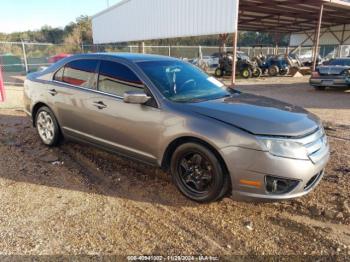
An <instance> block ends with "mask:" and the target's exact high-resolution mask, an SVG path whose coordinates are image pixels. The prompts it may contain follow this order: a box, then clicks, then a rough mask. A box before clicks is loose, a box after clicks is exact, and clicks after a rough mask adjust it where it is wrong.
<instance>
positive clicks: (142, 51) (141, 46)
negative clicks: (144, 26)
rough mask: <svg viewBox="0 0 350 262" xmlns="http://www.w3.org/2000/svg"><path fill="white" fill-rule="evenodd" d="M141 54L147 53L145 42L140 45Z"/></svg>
mask: <svg viewBox="0 0 350 262" xmlns="http://www.w3.org/2000/svg"><path fill="white" fill-rule="evenodd" d="M139 53H141V54H144V53H145V42H140V43H139Z"/></svg>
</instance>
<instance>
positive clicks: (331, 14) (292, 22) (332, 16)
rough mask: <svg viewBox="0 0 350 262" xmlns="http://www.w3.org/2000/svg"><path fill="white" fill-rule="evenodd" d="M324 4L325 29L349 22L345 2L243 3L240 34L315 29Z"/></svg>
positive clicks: (349, 9)
mask: <svg viewBox="0 0 350 262" xmlns="http://www.w3.org/2000/svg"><path fill="white" fill-rule="evenodd" d="M322 4H324V11H323V20H322V27H330V26H336V25H342V24H347V23H349V12H350V3H349V2H348V1H341V0H293V1H289V0H240V5H239V9H240V11H239V22H238V27H239V30H240V31H259V32H284V33H287V32H301V31H305V30H315V28H316V26H317V23H318V18H319V13H320V7H321V5H322Z"/></svg>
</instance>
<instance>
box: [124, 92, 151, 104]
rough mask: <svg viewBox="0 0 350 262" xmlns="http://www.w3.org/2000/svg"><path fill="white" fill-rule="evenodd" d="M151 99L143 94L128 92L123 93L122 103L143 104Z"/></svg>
mask: <svg viewBox="0 0 350 262" xmlns="http://www.w3.org/2000/svg"><path fill="white" fill-rule="evenodd" d="M150 99H151V97H149V96H147V95H146V94H145V93H144V92H139V91H129V92H125V93H124V99H123V100H124V102H125V103H128V104H145V103H147V102H148V100H150Z"/></svg>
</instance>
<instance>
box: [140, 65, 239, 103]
mask: <svg viewBox="0 0 350 262" xmlns="http://www.w3.org/2000/svg"><path fill="white" fill-rule="evenodd" d="M137 64H138V65H139V66H140V68H141V69H142V70H143V71H144V72H145V74H146V75H147V76H148V77H149V78H150V80H151V81H152V82H153V83H154V85H155V86H156V87H157V88H158V89H159V91H160V92H161V93H162V94H163V95H164V96H165V97H166V98H167V99H169V100H171V101H173V102H183V103H187V102H201V101H206V100H213V99H219V98H222V97H228V96H231V95H232V94H233V93H234V91H233V90H232V89H230V88H227V87H225V86H224V85H223V84H222V83H221V82H220V81H218V80H216V79H215V78H214V77H210V76H208V75H207V74H205V73H204V72H202V71H201V70H200V69H198V68H197V67H195V66H193V65H191V64H188V63H185V62H181V61H148V62H139V63H137Z"/></svg>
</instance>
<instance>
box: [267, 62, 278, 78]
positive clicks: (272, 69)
mask: <svg viewBox="0 0 350 262" xmlns="http://www.w3.org/2000/svg"><path fill="white" fill-rule="evenodd" d="M278 72H279V69H278V66H276V65H273V66H270V67H269V75H270V76H277V75H278Z"/></svg>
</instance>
